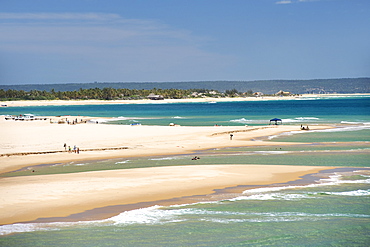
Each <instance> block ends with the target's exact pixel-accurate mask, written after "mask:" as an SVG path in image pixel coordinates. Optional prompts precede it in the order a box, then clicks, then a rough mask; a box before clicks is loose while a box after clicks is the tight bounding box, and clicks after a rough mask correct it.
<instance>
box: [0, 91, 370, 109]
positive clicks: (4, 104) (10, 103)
mask: <svg viewBox="0 0 370 247" xmlns="http://www.w3.org/2000/svg"><path fill="white" fill-rule="evenodd" d="M358 96H370V93H359V94H302V95H299V96H284V97H280V96H266V97H233V98H230V97H228V98H211V97H205V98H187V99H164V100H149V99H142V100H19V101H18V100H17V101H1V102H0V105H1V106H2V107H17V106H47V105H112V104H161V103H210V102H211V103H217V102H237V101H266V100H297V99H310V98H338V97H358Z"/></svg>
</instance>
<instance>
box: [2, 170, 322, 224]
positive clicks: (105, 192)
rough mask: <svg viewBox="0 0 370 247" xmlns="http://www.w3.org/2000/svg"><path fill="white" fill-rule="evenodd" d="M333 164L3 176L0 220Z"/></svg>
mask: <svg viewBox="0 0 370 247" xmlns="http://www.w3.org/2000/svg"><path fill="white" fill-rule="evenodd" d="M324 169H329V167H309V166H265V165H202V166H198V165H193V166H177V167H152V168H137V169H128V170H110V171H93V172H83V173H73V174H56V175H42V176H40V175H36V176H27V177H9V178H2V179H0V198H1V203H0V211H1V212H2V213H1V215H0V224H11V223H15V222H24V221H32V220H36V219H37V218H45V217H65V216H68V215H71V214H74V213H79V212H83V211H85V210H90V209H94V208H98V207H105V206H110V205H122V204H132V203H140V202H147V201H158V200H164V199H171V198H175V197H181V196H191V195H204V194H209V193H212V192H213V191H214V190H215V189H223V188H225V187H232V186H238V185H267V184H272V183H283V182H288V181H292V180H296V179H298V178H299V176H303V175H305V174H310V173H317V172H318V171H320V170H324Z"/></svg>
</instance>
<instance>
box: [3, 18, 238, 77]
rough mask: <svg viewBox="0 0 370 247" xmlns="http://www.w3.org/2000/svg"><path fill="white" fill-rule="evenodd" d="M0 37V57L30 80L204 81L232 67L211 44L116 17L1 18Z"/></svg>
mask: <svg viewBox="0 0 370 247" xmlns="http://www.w3.org/2000/svg"><path fill="white" fill-rule="evenodd" d="M0 33H1V36H0V54H2V55H3V57H8V58H9V57H16V58H17V61H15V62H14V63H12V64H17V63H18V64H22V65H19V66H20V67H23V68H27V70H23V74H24V75H23V76H24V77H25V78H29V79H31V78H33V77H37V75H40V76H43V77H45V78H53V77H57V78H63V81H95V80H100V81H143V80H144V81H145V80H146V81H153V80H171V79H172V80H173V79H175V78H176V77H177V76H178V75H179V74H180V73H182V74H185V75H188V76H189V79H190V78H194V77H195V78H199V79H205V78H206V77H207V76H208V75H209V74H215V72H216V73H219V72H220V71H223V68H224V65H225V62H223V61H234V60H233V58H231V57H226V56H223V55H220V54H217V53H213V52H209V51H207V50H206V49H204V48H203V47H204V46H205V42H207V40H208V38H204V37H200V36H196V35H194V34H192V33H191V32H190V31H188V30H182V29H176V28H174V27H171V26H169V25H166V24H164V23H161V22H159V21H155V20H141V19H125V18H122V17H121V16H119V15H116V14H100V13H87V14H85V13H77V14H71V13H64V14H63V13H62V14H60V13H35V14H30V13H23V14H14V13H0ZM29 61H32V63H30V62H29ZM9 66H10V65H9ZM9 69H10V70H14V71H16V70H17V69H16V68H9ZM27 71H30V72H27ZM27 73H29V74H27ZM48 73H50V74H48ZM15 76H18V75H15ZM19 76H20V75H19ZM202 76H203V78H202ZM166 78H167V79H166ZM184 79H186V78H185V76H184ZM19 80H20V79H19ZM49 81H55V79H49ZM0 83H1V82H0Z"/></svg>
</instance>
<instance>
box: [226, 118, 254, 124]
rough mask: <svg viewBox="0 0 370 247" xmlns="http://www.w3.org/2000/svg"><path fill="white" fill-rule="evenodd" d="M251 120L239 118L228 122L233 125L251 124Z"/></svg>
mask: <svg viewBox="0 0 370 247" xmlns="http://www.w3.org/2000/svg"><path fill="white" fill-rule="evenodd" d="M252 121H253V120H247V119H245V118H240V119H233V120H230V122H234V123H250V122H252Z"/></svg>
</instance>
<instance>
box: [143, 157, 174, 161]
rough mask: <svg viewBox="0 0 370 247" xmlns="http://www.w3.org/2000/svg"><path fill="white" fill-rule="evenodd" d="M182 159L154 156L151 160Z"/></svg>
mask: <svg viewBox="0 0 370 247" xmlns="http://www.w3.org/2000/svg"><path fill="white" fill-rule="evenodd" d="M177 159H180V158H179V157H163V158H153V159H149V160H177Z"/></svg>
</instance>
